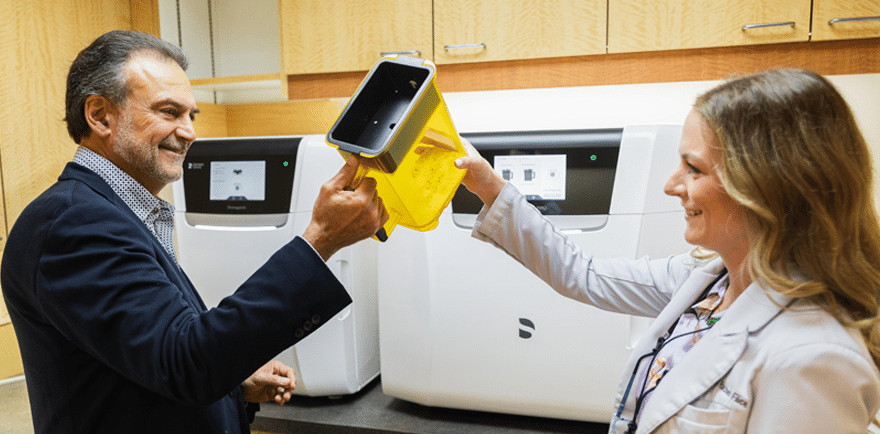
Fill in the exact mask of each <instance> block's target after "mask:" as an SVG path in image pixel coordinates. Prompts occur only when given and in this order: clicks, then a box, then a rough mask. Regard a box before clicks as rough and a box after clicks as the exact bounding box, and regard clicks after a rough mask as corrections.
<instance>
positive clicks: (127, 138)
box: [116, 114, 189, 185]
mask: <svg viewBox="0 0 880 434" xmlns="http://www.w3.org/2000/svg"><path fill="white" fill-rule="evenodd" d="M116 140H117V144H116V149H117V152H118V153H119V155H120V156H121V157H122V158H123V159H124V160H125V161H126V162H127V163H128V164H129V165H130V166H131V167H132V168H133V169H136V170H138V171H140V172H141V173H143V174H145V175H146V176H148V177H149V178H150V179H153V180H156V181H159V182H161V183H162V184H166V185H167V184H170V183H172V182H174V181H177V180H178V179H180V178H181V176H183V158H184V155H185V154H186V151H187V150H188V149H189V144H186V143H183V142H180V141H179V140H178V139H177V137H176V136H175V135H174V134H170V135H169V136H168V137H166V138H165V139H163V140H162V141H161V142H160V143H159V146H158V147H156V146H153V145H152V144H150V143H147V142H145V141H139V140H138V139H137V137H136V136H135V131H134V126H133V125H132V122H131V116H130V115H127V114H123V115H122V116H121V117H120V119H119V130H118V134H117V138H116ZM160 147H161V148H166V149H171V150H174V151H176V152H179V153H182V154H184V155H178V156H176V158H175V163H176V164H175V165H174V167H173V168H166V167H163V165H162V164H161V162H160V157H159V148H160Z"/></svg>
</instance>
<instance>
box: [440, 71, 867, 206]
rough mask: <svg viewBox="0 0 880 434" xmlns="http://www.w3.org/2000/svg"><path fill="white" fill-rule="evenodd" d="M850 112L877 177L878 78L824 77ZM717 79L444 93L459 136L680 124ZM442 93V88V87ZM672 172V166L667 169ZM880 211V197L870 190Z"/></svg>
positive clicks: (861, 76)
mask: <svg viewBox="0 0 880 434" xmlns="http://www.w3.org/2000/svg"><path fill="white" fill-rule="evenodd" d="M828 78H829V79H830V81H831V82H832V83H834V85H835V86H836V87H837V89H838V90H839V91H840V93H841V94H842V95H843V96H844V98H845V99H846V100H847V102H848V103H849V104H850V107H851V108H852V109H853V112H854V114H855V117H856V120H857V121H858V122H859V126H860V127H861V129H862V133H863V134H864V136H865V139H866V140H867V142H868V145H869V147H870V148H871V151H872V154H873V159H874V167H875V178H877V177H878V176H880V174H878V173H877V170H876V168H877V167H880V122H878V121H877V120H878V119H880V74H861V75H840V76H830V77H828ZM718 83H719V81H700V82H684V83H656V84H632V85H613V86H587V87H571V88H552V89H526V90H504V91H485V92H461V93H451V92H450V93H446V94H444V95H443V97H444V99H445V100H446V103H447V105H448V107H449V112H450V116H451V117H452V119H453V122H454V123H455V126H456V129H457V130H458V132H459V133H467V132H476V131H516V130H530V129H557V128H558V129H564V128H587V129H589V128H619V127H624V126H626V125H632V124H648V125H650V124H676V125H680V124H681V123H683V122H684V118H685V117H686V116H687V114H688V112H689V111H690V109H691V106H692V104H693V101H694V99H695V98H696V97H697V95H699V94H700V93H702V92H703V91H705V90H708V89H709V88H711V87H712V86H714V85H716V84H718ZM441 91H442V89H441ZM669 170H670V172H671V171H672V168H670V169H669ZM874 200H875V203H876V204H877V208H878V209H880V194H878V191H877V189H875V192H874Z"/></svg>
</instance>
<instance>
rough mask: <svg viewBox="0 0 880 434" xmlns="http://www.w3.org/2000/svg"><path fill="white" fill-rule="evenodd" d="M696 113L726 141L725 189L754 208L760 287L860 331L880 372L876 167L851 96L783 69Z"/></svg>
mask: <svg viewBox="0 0 880 434" xmlns="http://www.w3.org/2000/svg"><path fill="white" fill-rule="evenodd" d="M694 108H695V109H696V110H697V111H698V112H699V113H700V114H701V115H702V117H703V118H704V120H705V121H706V122H707V123H708V125H709V126H710V127H711V128H712V129H713V130H714V132H715V134H716V136H717V138H718V142H719V144H720V146H721V163H720V164H721V167H720V168H719V169H720V173H721V174H722V176H721V178H722V182H723V184H724V187H725V188H726V190H727V192H728V194H729V195H730V196H731V197H732V198H733V199H734V200H736V201H737V202H739V203H740V204H742V205H743V206H745V207H746V209H747V213H748V215H749V220H750V224H751V229H752V231H753V233H752V248H751V249H750V253H749V259H748V261H749V267H750V272H751V274H752V279H753V280H755V281H761V282H763V283H765V285H766V286H768V287H769V288H771V289H773V290H775V291H778V292H780V293H782V294H785V295H788V296H790V297H794V298H804V297H807V298H811V299H814V300H816V301H818V302H819V303H820V304H821V305H822V306H824V307H825V308H826V309H827V310H828V311H829V312H831V313H832V314H833V315H834V316H835V317H836V318H837V319H838V320H840V321H841V322H842V323H843V324H846V325H851V326H854V327H857V328H858V329H860V330H861V331H862V333H863V334H864V336H865V338H866V341H867V343H868V347H869V349H870V351H871V354H872V356H873V358H874V363H875V364H877V365H878V366H880V326H878V324H880V319H878V306H877V303H878V295H880V227H878V221H877V214H876V211H875V207H874V200H873V184H872V182H873V181H872V170H873V168H872V164H871V155H870V151H869V150H868V146H867V143H866V142H865V139H864V137H863V136H862V134H861V132H860V131H859V128H858V126H857V125H856V121H855V119H854V117H853V115H852V112H851V111H850V109H849V106H848V105H847V104H846V102H845V101H844V99H843V97H841V95H840V94H839V93H838V92H837V91H836V90H835V89H834V86H832V85H831V83H830V82H828V80H826V79H825V78H824V77H822V76H820V75H818V74H815V73H813V72H809V71H804V70H799V69H778V70H770V71H765V72H761V73H758V74H753V75H748V76H744V77H739V78H735V79H732V80H730V81H727V82H725V83H722V84H721V85H719V86H717V87H715V88H714V89H711V90H709V91H708V92H706V93H705V94H703V95H701V96H700V97H698V98H697V101H696V104H695V106H694Z"/></svg>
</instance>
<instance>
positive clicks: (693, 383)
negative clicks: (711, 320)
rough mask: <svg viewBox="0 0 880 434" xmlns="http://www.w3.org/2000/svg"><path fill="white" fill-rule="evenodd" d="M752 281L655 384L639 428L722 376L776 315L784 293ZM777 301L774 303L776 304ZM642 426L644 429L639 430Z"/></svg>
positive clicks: (676, 408)
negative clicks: (704, 333) (657, 383)
mask: <svg viewBox="0 0 880 434" xmlns="http://www.w3.org/2000/svg"><path fill="white" fill-rule="evenodd" d="M770 295H771V297H772V298H773V300H774V301H775V302H776V303H774V302H773V301H771V299H770V298H768V297H767V294H765V293H764V291H763V290H762V289H761V287H760V286H759V285H757V284H754V283H753V284H752V285H750V286H749V287H748V288H746V290H745V291H744V292H743V293H742V295H740V296H739V297H738V298H737V300H736V301H735V302H734V303H733V304H732V305H731V306H730V308H729V309H728V310H727V312H725V314H724V316H723V317H722V319H721V320H720V321H718V323H717V324H716V325H715V327H713V329H712V330H711V331H709V332H708V333H706V335H705V336H703V338H702V339H701V340H700V342H699V343H697V344H696V345H694V347H693V348H692V349H691V350H690V351H689V352H688V355H687V357H685V358H684V359H682V360H681V361H680V362H679V364H678V365H676V366H675V368H674V369H672V370H670V371H669V372H668V373H667V374H666V376H664V378H663V381H661V382H660V384H659V385H658V386H657V389H656V390H655V391H654V394H653V396H652V397H651V399H650V400H649V401H648V405H647V406H646V407H645V409H644V410H643V411H644V413H643V414H642V417H641V421H640V423H639V432H651V431H652V430H654V429H656V428H657V427H658V426H660V424H662V423H663V422H665V421H666V420H667V419H669V418H670V417H672V416H674V415H675V414H676V413H678V412H679V411H681V409H682V408H684V407H685V406H686V405H687V404H689V403H690V402H692V401H693V400H695V399H697V398H699V397H700V396H701V395H703V394H704V393H706V392H707V391H708V390H709V389H710V388H712V386H714V385H715V383H717V382H718V381H719V380H721V379H722V378H724V376H725V375H727V373H728V372H729V371H730V369H731V368H732V367H733V365H734V364H735V363H736V362H737V360H739V359H740V357H742V354H743V353H744V352H745V350H746V348H747V346H748V338H749V336H751V335H754V334H756V333H759V332H760V331H761V330H762V329H763V328H764V327H765V326H766V325H767V324H768V323H770V322H771V321H772V320H773V319H774V318H776V317H777V316H778V315H779V314H780V312H781V311H782V309H783V308H782V307H781V306H784V305H786V304H788V302H789V301H790V299H789V298H788V297H785V296H782V295H780V294H778V293H775V292H772V291H771V292H770ZM777 303H778V304H777ZM642 428H644V431H643V430H642Z"/></svg>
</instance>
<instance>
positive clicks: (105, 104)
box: [85, 95, 119, 138]
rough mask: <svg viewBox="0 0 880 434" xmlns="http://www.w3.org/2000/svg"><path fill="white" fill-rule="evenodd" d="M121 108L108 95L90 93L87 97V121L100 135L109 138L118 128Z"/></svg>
mask: <svg viewBox="0 0 880 434" xmlns="http://www.w3.org/2000/svg"><path fill="white" fill-rule="evenodd" d="M118 115H119V110H117V108H116V104H113V102H111V101H110V100H109V99H107V97H104V96H101V95H90V96H89V97H88V98H86V104H85V116H86V123H88V124H89V127H90V128H91V129H92V131H93V132H94V133H95V134H97V135H98V136H99V137H104V138H107V137H109V136H110V134H111V133H112V132H113V131H114V130H115V129H116V121H117V119H118Z"/></svg>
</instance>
